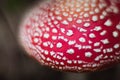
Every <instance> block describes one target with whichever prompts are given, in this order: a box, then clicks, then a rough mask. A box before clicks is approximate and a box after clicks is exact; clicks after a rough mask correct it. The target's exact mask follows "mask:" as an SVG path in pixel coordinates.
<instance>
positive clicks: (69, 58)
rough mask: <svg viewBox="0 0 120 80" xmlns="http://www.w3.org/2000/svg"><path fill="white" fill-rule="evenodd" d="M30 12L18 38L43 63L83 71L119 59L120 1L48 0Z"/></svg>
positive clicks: (101, 67)
mask: <svg viewBox="0 0 120 80" xmlns="http://www.w3.org/2000/svg"><path fill="white" fill-rule="evenodd" d="M29 13H30V15H27V16H26V18H24V21H23V23H22V25H21V26H20V34H19V36H20V42H21V43H22V46H23V47H24V48H25V50H26V51H27V52H28V54H29V55H31V56H33V57H34V58H35V59H37V60H38V61H39V62H40V63H41V64H42V65H47V66H50V67H51V68H55V69H58V70H64V71H73V72H84V71H95V70H101V69H103V68H107V67H110V66H111V65H114V64H116V63H118V62H119V61H120V1H117V0H51V1H45V2H42V3H40V5H38V6H36V7H35V8H34V9H33V10H32V11H30V12H29ZM27 14H28V13H27Z"/></svg>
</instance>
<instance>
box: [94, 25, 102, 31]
mask: <svg viewBox="0 0 120 80" xmlns="http://www.w3.org/2000/svg"><path fill="white" fill-rule="evenodd" d="M101 29H102V28H101V26H96V27H95V28H94V30H95V31H100V30H101Z"/></svg>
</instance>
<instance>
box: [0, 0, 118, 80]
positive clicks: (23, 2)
mask: <svg viewBox="0 0 120 80" xmlns="http://www.w3.org/2000/svg"><path fill="white" fill-rule="evenodd" d="M38 1H39V2H40V1H42V0H0V80H120V65H117V66H115V67H113V68H111V69H108V70H104V71H100V72H92V73H70V72H59V71H55V70H52V69H49V68H48V67H44V66H41V65H40V64H39V63H38V62H37V61H36V60H34V59H32V58H30V57H29V56H28V55H26V53H25V52H24V51H23V50H22V49H21V48H20V46H19V43H18V41H17V32H18V28H19V27H18V26H19V24H20V22H21V18H22V17H23V15H24V13H25V12H26V11H27V10H28V9H29V8H30V7H32V6H33V5H35V3H36V2H38Z"/></svg>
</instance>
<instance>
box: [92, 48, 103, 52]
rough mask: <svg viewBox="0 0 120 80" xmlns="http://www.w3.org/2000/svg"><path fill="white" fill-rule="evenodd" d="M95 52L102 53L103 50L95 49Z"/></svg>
mask: <svg viewBox="0 0 120 80" xmlns="http://www.w3.org/2000/svg"><path fill="white" fill-rule="evenodd" d="M93 51H95V52H101V49H93Z"/></svg>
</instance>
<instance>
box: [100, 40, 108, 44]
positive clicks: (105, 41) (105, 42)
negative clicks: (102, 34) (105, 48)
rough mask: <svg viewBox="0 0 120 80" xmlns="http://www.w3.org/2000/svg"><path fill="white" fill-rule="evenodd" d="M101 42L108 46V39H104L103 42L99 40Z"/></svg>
mask: <svg viewBox="0 0 120 80" xmlns="http://www.w3.org/2000/svg"><path fill="white" fill-rule="evenodd" d="M101 42H102V43H103V44H108V43H109V40H108V39H104V40H101Z"/></svg>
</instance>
